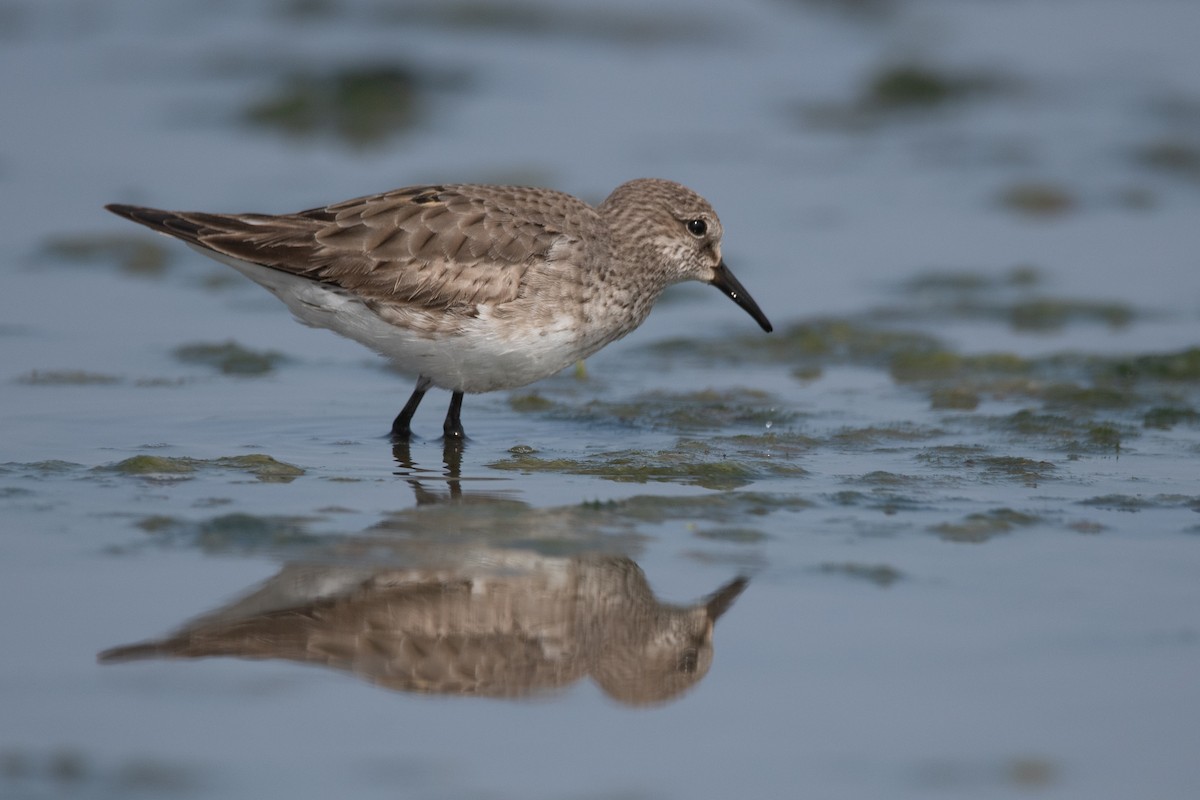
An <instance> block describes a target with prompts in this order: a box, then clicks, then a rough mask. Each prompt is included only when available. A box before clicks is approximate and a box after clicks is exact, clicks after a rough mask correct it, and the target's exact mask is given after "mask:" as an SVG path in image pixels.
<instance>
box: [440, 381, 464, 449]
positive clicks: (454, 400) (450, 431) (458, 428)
mask: <svg viewBox="0 0 1200 800" xmlns="http://www.w3.org/2000/svg"><path fill="white" fill-rule="evenodd" d="M462 401H463V393H462V392H455V393H454V394H452V395H450V409H449V410H448V411H447V412H446V422H445V423H444V424H443V425H442V431H443V432H444V433H445V434H446V438H447V439H465V438H466V436H467V434H466V433H464V432H463V426H462V420H460V419H459V415H460V414H462Z"/></svg>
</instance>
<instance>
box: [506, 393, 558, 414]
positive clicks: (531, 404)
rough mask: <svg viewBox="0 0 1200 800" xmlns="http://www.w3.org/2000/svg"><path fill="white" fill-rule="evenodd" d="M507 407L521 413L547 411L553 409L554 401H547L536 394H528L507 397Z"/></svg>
mask: <svg viewBox="0 0 1200 800" xmlns="http://www.w3.org/2000/svg"><path fill="white" fill-rule="evenodd" d="M508 407H509V408H511V409H512V410H513V411H517V412H521V413H528V412H538V411H549V410H550V409H552V408H554V401H553V400H548V399H547V398H545V397H543V396H542V395H540V394H538V393H537V392H530V393H529V394H521V395H513V396H511V397H509V398H508Z"/></svg>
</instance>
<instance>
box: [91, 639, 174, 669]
mask: <svg viewBox="0 0 1200 800" xmlns="http://www.w3.org/2000/svg"><path fill="white" fill-rule="evenodd" d="M158 655H162V646H161V645H160V644H159V643H157V642H139V643H137V644H126V645H122V646H120V647H112V648H109V649H108V650H104V651H102V652H99V653H97V654H96V663H98V664H117V663H119V662H121V661H137V660H138V659H142V658H154V657H155V656H158Z"/></svg>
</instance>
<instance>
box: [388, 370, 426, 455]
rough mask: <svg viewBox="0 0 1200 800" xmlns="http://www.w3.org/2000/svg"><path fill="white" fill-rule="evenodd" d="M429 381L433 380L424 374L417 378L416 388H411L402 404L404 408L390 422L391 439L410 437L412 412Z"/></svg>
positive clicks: (419, 402)
mask: <svg viewBox="0 0 1200 800" xmlns="http://www.w3.org/2000/svg"><path fill="white" fill-rule="evenodd" d="M431 383H433V381H431V380H429V378H426V377H425V376H424V375H421V376H420V377H418V378H417V388H415V389H413V393H412V396H411V397H409V398H408V402H407V403H405V404H404V408H402V409H400V413H399V414H397V415H396V419H395V420H394V421H393V422H392V438H393V439H396V440H401V441H408V440H409V439H410V438H411V437H412V425H411V423H412V418H413V414H415V413H417V406H419V405H421V398H423V397H424V396H425V392H427V391H429V386H430V384H431Z"/></svg>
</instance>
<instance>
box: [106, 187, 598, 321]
mask: <svg viewBox="0 0 1200 800" xmlns="http://www.w3.org/2000/svg"><path fill="white" fill-rule="evenodd" d="M107 208H108V209H109V210H110V211H112V212H113V213H115V214H119V215H120V216H123V217H126V218H128V219H131V220H133V221H135V222H139V223H141V224H143V225H146V226H147V227H150V228H152V229H154V230H157V231H159V232H161V233H165V234H168V235H170V236H174V237H176V238H179V239H182V240H183V241H186V242H188V243H190V244H193V245H197V246H199V247H201V248H205V249H207V250H211V251H213V252H214V253H217V254H220V255H223V256H226V257H230V258H234V259H239V260H241V261H248V262H250V263H253V264H260V265H262V266H265V267H270V268H272V269H277V270H280V271H283V272H288V273H292V274H295V275H301V276H304V277H307V278H310V279H312V280H315V281H320V282H322V283H327V284H333V285H335V286H338V287H341V288H343V289H346V290H349V291H351V292H354V293H355V294H357V295H359V296H360V297H362V298H363V299H364V300H366V301H367V302H368V303H370V302H372V301H374V302H383V303H403V304H409V305H412V306H416V307H423V308H428V309H445V308H450V307H462V306H474V305H476V304H480V303H489V304H494V303H503V302H507V301H509V300H512V299H514V298H516V297H517V296H518V294H519V292H520V289H521V285H522V282H523V280H524V278H525V275H526V273H527V271H528V270H529V269H530V267H531V266H533V265H536V264H539V263H542V262H544V261H545V260H546V259H547V258H550V257H551V251H552V250H556V252H555V253H554V257H555V258H557V259H560V260H562V259H565V260H575V261H576V263H580V264H582V263H583V262H584V261H585V259H586V253H585V244H584V243H585V242H587V241H590V240H593V239H594V238H595V235H596V233H597V232H598V231H600V230H602V228H603V223H602V222H601V220H600V217H599V215H598V214H597V212H596V211H595V210H594V209H593V208H591V207H590V206H588V205H587V204H586V203H584V202H582V201H581V200H578V199H576V198H574V197H571V196H570V195H567V194H563V193H561V192H555V191H552V190H549V189H534V188H523V187H507V186H471V185H467V186H461V185H459V186H455V185H447V186H414V187H408V188H405V189H397V190H395V191H391V192H385V193H383V194H377V195H370V196H368V197H360V198H356V199H353V200H347V201H345V202H342V203H337V204H334V205H331V206H325V207H322V208H313V209H309V210H307V211H301V212H299V213H296V214H286V215H281V216H271V215H264V214H209V213H204V212H185V211H160V210H158V209H151V208H142V207H138V206H124V205H111V206H108V207H107Z"/></svg>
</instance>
